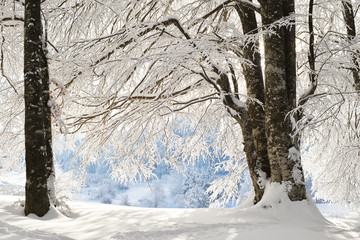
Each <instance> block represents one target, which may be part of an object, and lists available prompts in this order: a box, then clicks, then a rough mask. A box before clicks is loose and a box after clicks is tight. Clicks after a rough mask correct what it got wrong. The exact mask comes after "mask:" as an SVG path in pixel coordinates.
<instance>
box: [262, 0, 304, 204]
mask: <svg viewBox="0 0 360 240" xmlns="http://www.w3.org/2000/svg"><path fill="white" fill-rule="evenodd" d="M261 3H262V5H261V6H262V7H261V16H262V22H263V25H264V26H269V25H270V24H273V23H275V22H276V21H278V20H280V19H281V18H283V17H285V16H288V15H289V14H290V13H291V12H292V11H293V6H294V1H293V0H268V1H261ZM294 27H295V26H286V27H276V28H274V29H273V30H274V31H275V34H266V35H265V36H264V51H265V79H266V84H265V103H266V110H265V112H266V113H265V122H266V136H267V144H268V155H269V161H270V167H271V181H272V182H279V183H285V184H289V185H290V186H291V187H290V188H289V192H288V195H289V198H290V199H291V200H293V201H295V200H303V199H306V190H305V184H304V175H303V171H302V167H301V162H300V153H299V148H298V144H297V143H293V139H292V138H291V133H292V127H291V122H290V119H289V117H288V116H287V114H288V113H289V111H290V110H292V109H293V108H294V107H295V106H296V71H295V70H296V64H295V61H296V55H295V30H294Z"/></svg>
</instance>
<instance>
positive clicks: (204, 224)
mask: <svg viewBox="0 0 360 240" xmlns="http://www.w3.org/2000/svg"><path fill="white" fill-rule="evenodd" d="M170 176H171V175H165V178H164V179H165V180H166V181H165V180H164V181H162V182H160V183H164V182H166V183H167V185H164V184H163V185H162V186H161V187H162V188H163V193H164V194H163V195H160V196H162V197H164V198H166V197H168V195H171V194H170V193H169V191H173V190H171V188H174V187H175V186H176V185H177V184H175V183H174V182H173V180H174V179H170V178H169V177H170ZM95 178H99V179H100V180H98V179H95ZM63 179H66V177H65V178H63ZM63 181H64V180H63ZM24 183H25V176H24V172H23V171H19V172H8V173H3V174H1V175H0V240H2V239H13V240H18V239H21V240H22V239H39V240H42V239H76V240H77V239H79V240H81V239H89V240H92V239H94V240H98V239H125V240H145V239H146V240H155V239H160V240H161V239H163V240H165V239H166V240H171V239H176V240H191V239H196V240H198V239H199V240H200V239H204V240H211V239H213V240H224V239H229V240H230V239H241V240H252V239H254V240H255V239H256V240H258V239H268V240H305V239H306V240H330V239H332V240H335V239H338V240H345V239H346V240H352V239H354V240H360V215H359V214H356V213H353V212H352V211H350V210H349V209H346V208H344V207H341V206H339V205H335V204H334V205H332V204H318V205H317V206H318V209H319V210H320V212H321V213H322V215H321V214H320V213H319V211H318V210H317V208H315V207H314V205H312V204H309V203H307V202H300V203H299V202H298V203H291V202H289V201H286V199H285V200H284V199H280V200H281V202H282V203H281V204H274V203H276V202H278V200H274V199H272V198H273V197H274V196H279V192H278V195H276V194H275V195H273V196H272V195H268V196H269V197H268V198H265V199H264V202H263V204H261V205H259V206H258V205H257V206H253V207H248V208H241V207H238V208H222V209H220V208H203V209H180V208H143V207H139V206H141V205H140V204H139V203H141V202H144V199H145V200H146V199H149V201H150V200H151V199H152V197H154V196H151V194H153V193H152V192H151V191H150V190H149V187H148V186H147V184H145V183H140V184H135V185H133V186H129V187H128V188H127V189H121V188H118V187H117V186H118V185H117V184H116V183H114V182H111V181H109V179H106V178H105V177H103V176H101V175H99V174H96V175H93V179H92V180H91V181H88V186H87V187H86V188H84V189H83V191H82V192H80V193H79V194H75V195H74V196H73V199H77V200H75V201H74V200H73V201H70V202H68V204H69V206H70V208H71V211H70V212H69V214H68V216H64V215H62V214H60V213H59V212H57V210H56V209H51V211H50V212H49V213H48V214H47V215H46V216H45V217H43V218H38V217H36V216H31V215H30V216H28V217H25V216H24V209H23V208H22V207H21V206H20V204H19V199H20V200H24V196H23V195H24ZM99 183H101V184H99ZM64 185H71V182H70V181H68V182H66V181H65V182H63V183H59V186H60V187H61V186H64ZM68 187H69V186H68ZM152 187H153V188H154V189H155V187H156V184H155V182H154V183H153V186H152ZM58 190H59V189H58ZM278 190H279V189H278ZM278 190H276V189H275V192H276V191H278ZM60 192H63V191H62V190H61V189H60ZM153 192H154V191H153ZM112 194H113V196H112ZM121 194H123V195H124V196H126V197H127V198H128V199H126V201H125V200H123V201H120V200H121V199H120V200H119V198H118V197H119V196H121ZM14 195H17V196H14ZM280 195H281V193H280ZM104 197H109V199H110V200H111V201H112V202H107V203H112V204H101V203H99V202H101V201H104V199H105V198H104ZM168 199H171V198H168ZM166 201H168V202H169V200H166ZM166 201H165V202H166ZM266 201H267V202H271V204H267V202H266ZM14 203H15V204H14ZM124 203H128V205H132V206H120V205H117V204H124ZM165 205H166V206H168V205H169V204H165ZM170 205H171V204H170ZM270 205H271V207H269V206H270ZM160 207H161V206H160ZM171 207H175V206H171ZM323 216H325V218H324V217H323Z"/></svg>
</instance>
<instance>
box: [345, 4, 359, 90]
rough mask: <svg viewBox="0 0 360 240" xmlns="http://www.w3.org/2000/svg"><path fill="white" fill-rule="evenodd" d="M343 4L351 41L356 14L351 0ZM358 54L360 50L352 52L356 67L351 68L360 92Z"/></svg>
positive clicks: (353, 34)
mask: <svg viewBox="0 0 360 240" xmlns="http://www.w3.org/2000/svg"><path fill="white" fill-rule="evenodd" d="M342 5H343V8H344V10H343V16H344V20H345V23H346V32H347V38H348V40H349V42H351V41H352V40H353V39H354V38H355V36H356V28H355V15H354V10H353V7H352V4H351V1H342ZM357 55H359V52H358V51H356V54H355V55H354V54H352V64H353V65H354V67H353V68H352V69H351V72H352V75H353V79H354V88H355V90H356V91H358V92H360V76H359V63H358V60H357Z"/></svg>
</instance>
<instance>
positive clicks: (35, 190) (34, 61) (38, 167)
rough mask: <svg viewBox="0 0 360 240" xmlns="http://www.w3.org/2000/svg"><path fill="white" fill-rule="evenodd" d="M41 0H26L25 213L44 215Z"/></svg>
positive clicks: (45, 76) (46, 158)
mask: <svg viewBox="0 0 360 240" xmlns="http://www.w3.org/2000/svg"><path fill="white" fill-rule="evenodd" d="M40 4H41V3H40V0H26V1H25V22H24V30H25V38H24V80H25V81H24V82H25V83H24V84H25V90H24V97H25V161H26V200H25V214H26V215H28V214H30V213H34V214H36V215H38V216H44V215H45V214H46V213H47V212H48V211H49V207H50V202H49V196H48V184H47V181H48V178H49V175H50V173H51V171H52V166H53V159H52V149H51V110H50V107H49V106H48V101H49V73H48V66H47V59H46V52H45V44H44V39H43V31H42V24H41V15H40Z"/></svg>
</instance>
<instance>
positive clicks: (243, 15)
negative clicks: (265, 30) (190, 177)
mask: <svg viewBox="0 0 360 240" xmlns="http://www.w3.org/2000/svg"><path fill="white" fill-rule="evenodd" d="M236 10H237V12H238V15H239V17H240V20H241V25H242V29H243V33H244V34H245V35H246V34H256V33H257V32H258V31H257V22H256V17H255V12H254V11H253V10H251V9H249V8H247V7H244V6H242V5H237V6H236ZM258 49H259V44H258V42H249V43H247V44H246V46H245V47H244V48H243V55H244V58H245V59H246V60H248V61H249V62H251V63H253V64H254V65H253V66H248V65H244V66H243V74H244V77H245V81H246V87H247V95H248V96H249V97H251V98H254V99H257V100H259V101H260V102H262V103H263V104H265V96H264V90H265V89H264V82H263V76H262V69H261V56H260V53H259V52H258ZM247 106H248V109H249V116H250V121H251V126H252V136H253V141H254V145H255V150H256V155H257V165H258V169H254V170H256V171H259V170H260V171H261V172H262V173H264V174H263V178H266V179H268V178H270V177H271V172H270V163H269V158H268V152H267V140H266V134H265V111H264V109H263V106H261V105H260V104H258V103H256V102H254V101H252V100H248V101H247ZM242 128H243V127H242ZM243 132H244V130H243ZM245 142H246V141H245ZM245 151H246V148H245ZM249 169H250V171H251V168H249ZM253 175H255V174H253ZM256 182H258V180H257V181H256ZM255 190H256V189H255ZM263 194H264V186H261V188H260V190H259V192H257V191H255V202H258V201H260V200H261V198H262V196H263Z"/></svg>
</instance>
